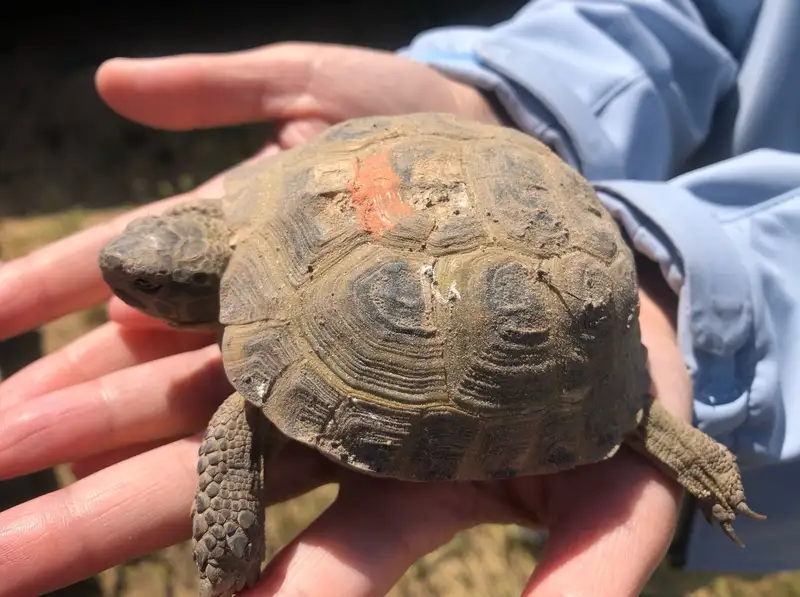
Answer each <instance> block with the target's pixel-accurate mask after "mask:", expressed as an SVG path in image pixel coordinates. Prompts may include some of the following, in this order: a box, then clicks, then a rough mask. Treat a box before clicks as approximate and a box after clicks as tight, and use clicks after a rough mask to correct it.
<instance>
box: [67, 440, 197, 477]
mask: <svg viewBox="0 0 800 597" xmlns="http://www.w3.org/2000/svg"><path fill="white" fill-rule="evenodd" d="M179 439H183V438H181V437H169V438H159V439H155V440H152V441H149V442H143V443H139V444H134V445H132V446H123V447H122V448H115V449H113V450H108V451H107V452H102V453H100V454H95V455H93V456H89V457H88V458H84V459H82V460H78V461H76V462H73V463H72V464H70V466H69V468H70V469H71V470H72V474H73V475H75V477H76V478H78V479H83V478H84V477H88V476H89V475H93V474H94V473H96V472H97V471H100V470H103V469H104V468H108V467H110V466H113V465H115V464H117V463H118V462H122V461H123V460H128V459H129V458H134V457H136V456H139V454H144V453H145V452H149V451H150V450H155V449H156V448H160V447H161V446H166V445H167V444H171V443H172V442H174V441H177V440H179Z"/></svg>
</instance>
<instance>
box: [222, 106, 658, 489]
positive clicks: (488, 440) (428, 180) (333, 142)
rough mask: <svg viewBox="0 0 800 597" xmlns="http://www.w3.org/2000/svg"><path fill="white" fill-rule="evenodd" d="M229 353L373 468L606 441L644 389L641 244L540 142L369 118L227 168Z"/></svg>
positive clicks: (479, 472) (347, 453) (547, 452)
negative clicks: (636, 251)
mask: <svg viewBox="0 0 800 597" xmlns="http://www.w3.org/2000/svg"><path fill="white" fill-rule="evenodd" d="M229 191H230V196H229V197H228V200H227V201H226V204H225V205H226V215H227V218H228V219H229V220H230V222H231V223H232V226H233V227H234V228H235V229H237V233H236V235H235V238H234V241H233V242H234V243H235V250H234V253H233V257H232V259H231V262H230V264H229V266H228V269H227V271H226V272H225V274H224V276H223V279H222V286H221V293H220V321H221V323H222V324H224V325H225V326H226V328H225V332H224V337H223V341H222V349H223V358H224V363H225V368H226V372H227V374H228V377H229V378H230V380H231V382H232V384H233V385H234V386H235V388H236V389H237V390H238V391H239V392H240V393H241V394H242V395H244V396H245V397H246V399H247V400H248V401H250V402H251V403H253V404H256V405H258V406H259V407H260V408H261V410H262V412H263V413H264V414H265V416H267V417H268V418H269V419H270V420H271V421H272V422H273V423H274V424H275V425H276V426H277V427H278V428H279V429H280V430H281V431H282V432H283V433H284V434H286V435H287V436H289V437H290V438H293V439H295V440H298V441H300V442H302V443H305V444H307V445H310V446H313V447H314V448H316V449H318V450H320V451H321V452H322V453H324V454H326V455H327V456H329V457H331V458H333V459H336V460H339V461H341V462H343V463H344V464H346V465H348V466H351V467H354V468H357V469H360V470H362V471H365V472H367V473H371V474H375V475H382V476H390V477H397V478H401V479H408V480H452V479H471V480H477V479H487V478H502V477H508V476H513V475H516V474H540V473H548V472H555V471H558V470H563V469H567V468H572V467H574V466H577V465H579V464H583V463H587V462H593V461H598V460H602V459H604V458H606V457H608V456H610V455H612V454H613V453H614V452H615V451H616V450H617V449H618V447H619V445H620V444H621V442H622V441H623V436H624V435H625V434H626V433H629V432H630V431H632V430H633V429H634V428H635V427H636V424H637V417H638V416H639V413H640V411H641V408H642V406H643V404H644V401H645V399H646V396H647V390H648V384H649V381H648V377H647V374H646V372H645V358H646V357H645V351H644V349H643V347H642V345H641V342H640V332H639V327H638V321H637V311H638V298H637V293H636V279H635V269H634V263H633V258H632V254H631V251H630V250H629V249H628V247H627V246H626V244H625V243H624V241H623V239H622V237H621V234H620V232H619V229H618V227H617V226H616V224H615V223H614V221H613V219H612V218H611V216H610V215H609V214H608V213H607V212H606V211H605V210H604V208H603V207H602V205H601V203H600V201H599V199H598V197H597V196H596V194H595V193H594V191H593V189H592V188H591V186H590V185H589V184H588V183H587V182H586V181H585V180H584V179H583V178H582V177H581V176H580V175H579V174H578V173H576V172H575V171H574V170H573V169H572V168H570V167H569V166H568V165H566V164H565V163H564V162H563V161H562V160H560V159H559V158H558V157H557V156H556V155H555V154H554V153H552V152H551V151H550V150H549V149H548V148H547V147H546V146H544V145H543V144H541V143H540V142H538V141H536V140H534V139H532V138H531V137H529V136H527V135H525V134H523V133H520V132H517V131H514V130H512V129H508V128H502V127H497V126H489V125H483V124H478V123H473V122H466V121H461V120H459V119H457V118H455V117H452V116H448V115H440V114H412V115H406V116H395V117H379V118H363V119H357V120H352V121H348V122H346V123H344V124H341V125H337V126H334V127H332V128H330V129H328V130H327V131H326V132H325V133H324V134H323V135H321V136H320V137H318V138H316V139H315V140H313V141H311V142H309V143H308V144H306V145H303V146H302V147H299V148H296V149H293V150H290V151H287V152H284V153H282V154H281V155H280V156H279V157H277V158H275V159H271V160H267V161H265V162H263V163H261V164H257V165H256V166H248V167H246V168H245V169H243V170H242V172H241V175H240V176H238V177H236V176H234V177H232V182H231V183H230V187H229Z"/></svg>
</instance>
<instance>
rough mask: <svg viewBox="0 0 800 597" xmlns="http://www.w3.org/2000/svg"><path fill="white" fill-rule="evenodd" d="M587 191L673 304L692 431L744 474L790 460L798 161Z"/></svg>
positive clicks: (741, 164) (797, 300)
mask: <svg viewBox="0 0 800 597" xmlns="http://www.w3.org/2000/svg"><path fill="white" fill-rule="evenodd" d="M595 187H596V189H597V190H598V192H599V194H600V198H601V200H602V201H603V203H604V205H605V206H606V208H607V209H609V211H610V212H611V213H612V214H613V215H614V217H615V218H616V220H617V221H618V222H619V223H620V225H621V227H622V230H623V232H624V233H625V235H626V236H627V239H628V241H629V242H630V244H631V245H632V246H633V247H634V249H635V250H636V251H638V252H640V253H642V254H644V255H646V256H648V257H650V258H651V259H653V260H654V261H656V262H658V263H659V264H660V266H661V271H662V272H663V274H664V277H665V278H666V280H667V282H668V283H669V285H670V287H671V288H672V289H673V290H674V291H675V292H676V293H677V294H678V296H679V303H678V304H679V307H678V341H679V344H680V349H681V352H682V354H683V357H684V359H685V362H686V364H687V366H688V368H689V372H690V375H691V377H692V382H693V389H694V414H695V424H696V425H698V426H699V427H700V428H701V429H703V430H704V431H706V432H707V433H709V435H711V436H712V437H715V438H716V439H717V440H718V441H721V442H722V443H724V444H726V445H727V446H728V447H730V448H731V449H732V450H733V451H734V452H735V453H736V455H737V456H738V457H739V459H740V460H741V462H742V464H743V465H744V466H753V465H763V464H768V463H774V462H778V461H784V460H791V459H795V458H797V457H798V456H800V155H798V154H793V153H785V152H780V151H775V150H758V151H754V152H751V153H748V154H744V155H742V156H739V157H736V158H731V159H730V160H727V161H724V162H720V163H717V164H714V165H711V166H707V167H705V168H701V169H698V170H695V171H693V172H689V173H687V174H684V175H682V176H680V177H677V178H675V179H673V180H671V181H669V182H658V181H631V180H615V181H598V182H596V183H595Z"/></svg>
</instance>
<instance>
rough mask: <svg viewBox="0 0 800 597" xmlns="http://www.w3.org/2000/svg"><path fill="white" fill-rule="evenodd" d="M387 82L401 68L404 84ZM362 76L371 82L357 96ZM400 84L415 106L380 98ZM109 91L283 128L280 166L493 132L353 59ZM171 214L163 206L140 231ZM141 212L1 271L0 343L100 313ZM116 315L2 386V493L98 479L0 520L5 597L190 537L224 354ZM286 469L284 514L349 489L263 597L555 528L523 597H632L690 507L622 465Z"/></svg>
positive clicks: (656, 337) (652, 334)
mask: <svg viewBox="0 0 800 597" xmlns="http://www.w3.org/2000/svg"><path fill="white" fill-rule="evenodd" d="M292 49H294V50H296V52H298V53H295V52H289V50H292ZM301 54H302V56H304V57H303V58H298V56H300V55H301ZM293 56H294V57H293ZM326 56H327V58H326ZM396 61H400V62H396ZM390 62H391V63H396V64H401V66H398V67H397V69H398V70H397V71H391V68H395V67H393V66H391V65H390ZM336 69H339V70H338V71H337V70H336ZM337 72H338V73H339V75H338V77H339V78H336V76H334V74H335V73H337ZM355 72H357V73H359V74H360V75H361V76H362V77H363V79H358V81H360V82H358V83H356V82H354V80H353V79H352V74H353V73H355ZM387 72H396V75H389V74H387ZM254 73H256V74H254ZM379 75H380V76H379ZM347 77H350V79H348V78H347ZM395 80H397V81H402V82H403V89H402V90H399V89H395V88H394V87H392V88H390V89H385V88H384V89H382V88H379V87H378V84H379V83H378V82H379V81H390V82H393V81H395ZM442 80H443V81H442ZM337 81H339V82H340V83H337ZM414 81H418V82H419V84H415V83H414ZM341 82H344V83H341ZM451 85H455V86H454V87H451ZM98 87H99V89H100V91H101V94H102V95H103V96H104V97H105V98H106V100H107V101H108V102H109V104H110V105H111V106H112V107H114V108H115V109H117V110H118V111H119V112H120V113H122V114H123V115H125V116H128V117H130V118H132V119H134V120H137V121H139V122H143V123H145V124H150V125H152V126H159V127H164V128H176V129H179V128H192V127H200V126H215V125H223V124H232V123H235V122H243V121H248V120H263V119H275V120H277V121H278V122H279V123H280V127H279V134H278V141H279V143H280V144H281V145H283V146H291V145H293V144H296V143H298V142H301V141H303V140H305V139H307V138H308V137H309V136H312V135H314V134H316V133H317V132H319V131H320V130H322V129H323V128H324V127H325V126H327V124H330V123H333V122H337V121H338V120H341V119H344V118H350V117H353V116H359V115H366V114H378V113H398V112H410V111H417V110H437V111H450V112H457V113H459V114H461V115H463V116H467V117H471V118H474V119H482V120H487V119H489V121H491V118H492V116H491V113H490V111H488V110H489V109H488V106H486V104H485V102H483V99H482V98H481V97H480V95H479V94H477V92H475V91H474V90H470V89H469V88H466V89H465V88H464V86H461V85H460V84H454V83H453V82H451V81H448V80H447V79H445V78H444V77H441V75H438V74H436V73H435V72H434V71H431V70H430V69H428V68H427V67H424V66H421V65H417V64H415V63H410V62H409V61H405V60H403V59H401V58H397V57H395V56H393V55H391V54H384V53H380V52H371V51H363V50H352V49H346V48H339V47H325V46H310V45H299V46H283V45H282V46H274V47H269V48H266V49H262V50H255V51H253V52H245V53H241V54H231V55H227V56H217V57H205V58H204V57H186V58H171V59H163V60H160V61H159V60H157V61H142V62H133V63H131V62H129V61H123V62H113V61H112V62H111V63H109V64H108V65H106V66H105V67H104V69H101V71H100V73H99V75H98ZM337 89H338V91H337ZM437 89H439V90H440V91H439V92H437V91H436V90H437ZM446 90H449V91H446ZM470 91H471V93H470ZM370 98H372V99H370ZM420 98H424V99H420ZM469 98H471V99H469ZM403 102H405V104H403ZM484 110H486V111H487V112H484ZM272 150H274V149H270V150H269V151H272ZM220 186H221V185H220V180H219V179H216V180H215V181H211V182H210V183H209V184H207V185H205V186H204V187H203V188H201V189H200V190H199V191H197V192H195V193H192V194H190V195H191V196H198V195H202V196H215V195H218V194H219V192H220ZM186 198H187V197H186V196H184V197H180V198H173V199H172V200H169V202H175V201H180V200H184V199H186ZM165 207H166V202H162V203H160V204H159V205H152V206H148V207H147V208H145V209H144V211H149V212H153V211H161V210H162V209H164V208H165ZM142 211H143V210H140V211H139V213H137V214H133V213H132V214H127V215H126V216H124V217H123V218H121V219H119V220H117V221H115V222H114V223H112V224H108V225H105V226H101V227H98V228H95V229H92V230H90V231H87V232H85V233H82V234H79V235H76V236H75V237H72V238H70V239H67V240H65V241H62V242H61V243H56V244H55V245H51V246H50V247H48V248H46V249H44V250H42V251H40V252H38V253H35V254H33V255H31V256H30V257H27V258H24V259H21V260H19V261H17V262H13V263H10V264H6V265H5V266H3V268H2V269H0V299H4V305H5V308H4V313H3V315H0V330H3V333H4V335H11V334H13V333H16V332H18V331H21V330H23V329H26V328H27V327H32V326H34V325H37V324H39V323H41V322H43V321H46V320H49V319H52V318H54V317H57V316H60V315H62V314H64V313H67V312H69V311H72V310H75V309H77V308H82V307H86V306H89V305H90V304H94V303H96V302H101V301H102V300H105V299H106V298H107V297H108V294H109V293H108V290H107V288H106V287H105V285H104V284H103V283H102V280H101V279H100V275H99V271H98V269H97V266H96V258H97V253H98V252H99V249H100V247H101V246H102V245H103V244H105V242H106V241H107V240H108V239H109V238H111V237H112V236H114V235H115V234H117V233H118V232H119V231H120V230H121V228H122V227H123V226H124V224H125V223H126V222H127V221H129V220H130V219H131V218H132V217H134V215H141V213H142ZM53 288H57V289H58V293H57V294H54V293H53V292H52V289H53ZM31 290H33V292H31ZM646 304H647V302H646V295H643V312H642V325H643V333H644V334H645V341H646V343H648V345H649V346H650V348H651V366H652V367H653V369H652V374H653V377H654V380H655V383H656V386H657V388H658V389H660V390H663V391H662V392H661V396H662V400H663V401H664V402H666V403H667V404H668V405H669V406H671V407H672V409H673V411H676V410H682V411H686V409H687V408H688V407H689V405H690V400H689V390H688V384H683V385H684V386H685V387H682V385H681V383H677V384H676V383H675V381H674V380H669V381H668V382H666V383H665V382H661V383H662V385H661V386H659V379H662V380H665V379H667V378H669V377H675V378H680V377H681V375H684V376H685V372H684V370H683V364H682V361H681V360H680V355H677V349H676V348H675V347H674V337H672V338H671V337H670V335H669V334H670V333H672V332H671V328H669V329H668V330H667V329H666V328H665V329H661V328H659V327H658V323H657V322H658V321H659V320H658V318H654V319H652V320H651V318H653V317H654V315H653V314H652V313H651V315H650V316H647V315H646V313H647V311H646V310H645V305H646ZM110 312H111V318H112V321H111V322H110V323H108V324H106V325H105V326H103V327H101V328H100V329H99V330H96V331H95V332H92V333H91V334H89V335H87V336H85V337H84V338H82V339H80V340H78V341H77V342H76V343H74V344H73V345H71V346H69V347H67V348H65V349H63V350H62V351H60V352H58V353H55V354H53V355H50V356H49V357H46V358H45V359H42V360H41V361H39V362H38V363H36V364H34V365H32V366H31V367H29V368H28V369H27V370H25V371H23V372H21V373H20V374H18V375H17V376H15V377H14V378H12V379H10V380H8V381H7V382H5V383H4V384H3V385H2V386H0V413H2V416H1V417H0V420H2V423H0V438H1V439H0V478H1V477H8V476H14V475H18V474H23V473H25V472H28V471H31V470H36V469H38V468H42V467H45V466H50V465H53V464H56V463H59V462H74V461H79V462H78V464H77V465H76V466H75V470H76V472H77V473H78V474H79V476H83V477H86V475H88V474H89V473H92V472H94V471H97V472H96V473H95V474H92V475H91V476H88V477H86V478H84V479H82V480H81V481H79V482H78V483H76V484H74V485H72V486H70V487H69V488H67V489H65V490H61V491H59V492H56V493H54V494H51V495H49V496H44V497H42V498H39V499H38V500H34V501H32V502H29V503H28V504H24V505H22V506H19V507H18V508H15V509H14V510H10V511H7V512H5V513H3V514H2V515H0V555H2V556H3V557H2V558H0V576H2V577H4V578H12V579H14V580H12V582H11V584H9V585H8V586H6V587H3V588H0V595H6V594H9V595H24V594H28V593H37V592H43V591H46V590H49V589H51V588H55V587H57V586H61V585H63V584H67V583H69V582H72V581H73V580H77V579H78V578H82V577H84V576H87V575H90V574H92V573H94V572H97V571H99V570H102V569H103V568H106V567H108V566H111V565H113V564H116V563H118V562H120V561H123V560H125V559H128V558H131V557H135V556H137V555H141V554H144V553H147V552H149V551H152V550H154V549H156V548H158V547H161V546H165V545H169V544H171V543H174V542H177V541H179V540H181V539H183V538H186V537H188V536H189V533H190V528H189V517H188V513H187V512H188V506H187V504H189V503H191V497H192V495H193V493H194V486H195V483H196V478H195V474H194V463H195V460H196V454H197V444H198V440H197V436H194V435H192V434H193V433H195V432H197V431H199V430H201V429H202V428H203V426H204V425H205V422H206V421H207V420H208V418H209V417H210V416H211V413H212V412H213V411H214V409H215V408H216V406H217V405H218V404H219V402H220V401H221V400H222V399H223V398H224V397H225V396H227V395H228V393H229V391H230V389H229V388H228V386H227V381H226V380H225V379H224V376H223V374H222V369H221V364H220V362H219V353H218V350H217V349H216V346H214V345H213V344H212V342H213V338H212V337H210V336H206V335H198V334H187V333H180V332H176V331H173V330H167V329H165V328H164V327H163V326H161V325H160V324H158V323H155V322H153V321H152V320H148V319H147V318H145V317H143V316H140V315H138V314H136V313H135V312H133V311H132V310H130V309H127V308H125V307H124V306H123V305H121V304H120V303H119V302H117V301H112V304H111V307H110ZM659 312H660V311H658V310H656V311H653V313H659ZM648 330H650V331H648ZM667 332H669V333H667ZM661 344H663V347H662V346H661ZM669 355H673V356H672V357H669ZM675 355H677V357H675ZM664 359H666V360H664ZM662 361H663V362H662ZM676 365H677V366H676ZM659 371H660V373H659ZM667 390H669V394H667V393H666V392H667ZM683 390H685V392H684V391H683ZM681 414H683V415H684V416H686V415H685V412H683V413H681ZM276 466H277V470H275V471H274V474H273V475H272V477H271V478H272V479H275V481H274V483H275V486H274V487H271V488H270V495H271V497H272V498H273V499H284V498H285V497H288V496H291V495H296V494H298V493H301V492H303V491H306V490H308V489H310V488H312V487H315V486H316V485H319V484H321V483H324V482H327V481H330V480H332V479H337V480H339V481H340V483H341V489H340V498H339V499H338V500H337V502H336V504H335V505H334V507H332V508H331V509H330V510H329V511H327V512H326V514H324V515H323V517H322V518H321V519H319V520H318V521H317V522H316V523H315V524H314V525H313V526H312V527H311V528H310V529H309V530H308V531H307V532H306V534H304V535H303V537H301V538H299V540H298V541H297V542H295V543H294V544H293V545H292V546H290V547H289V549H287V550H286V551H284V552H283V553H282V554H281V556H280V557H279V558H278V559H277V560H276V561H275V562H274V563H273V564H272V565H271V567H270V569H269V570H268V571H267V572H266V573H265V575H264V579H263V582H262V584H261V587H262V588H261V589H257V590H256V591H257V592H258V593H259V594H264V595H266V594H275V590H276V587H277V585H278V584H280V585H281V586H282V587H283V589H284V590H289V587H291V588H293V589H296V590H297V591H301V592H302V591H303V590H306V589H307V592H308V593H309V594H312V595H313V594H317V593H319V592H320V591H321V592H322V594H326V595H329V594H331V591H332V590H335V591H337V592H340V593H341V594H347V595H382V594H384V593H385V591H386V589H387V588H388V586H391V584H392V583H393V582H394V580H395V579H396V578H397V577H398V576H399V575H400V574H402V572H403V571H404V570H405V568H406V567H407V566H408V565H410V564H411V563H412V562H413V561H414V560H415V559H416V558H417V557H419V556H420V555H422V554H423V553H425V552H426V551H428V550H429V549H432V548H433V547H435V546H436V545H437V544H439V543H442V542H444V541H446V540H447V539H448V538H449V537H450V536H451V535H452V533H453V532H455V531H457V530H459V529H461V528H466V527H468V526H471V525H473V524H475V523H478V522H489V521H496V522H507V521H511V520H514V521H520V522H523V523H526V524H532V523H533V522H534V521H538V523H542V524H546V525H548V526H549V527H550V529H551V533H552V537H553V539H552V540H551V543H550V548H549V551H548V554H547V556H546V559H545V561H544V562H543V563H542V564H541V565H540V566H539V567H538V568H537V573H536V575H535V577H534V580H533V581H532V583H531V590H530V592H529V593H528V594H530V595H545V594H550V592H553V591H556V592H564V591H567V592H572V593H576V592H577V593H578V594H580V593H581V592H590V593H591V594H593V595H597V594H603V593H604V592H605V591H606V590H607V591H608V594H610V595H611V594H613V595H625V594H637V591H638V589H637V588H636V587H639V586H640V584H641V583H642V582H643V579H644V578H646V577H647V576H648V575H649V573H650V572H651V571H652V569H654V567H655V566H656V565H657V563H658V561H659V560H660V557H661V555H662V554H663V550H664V549H665V548H666V545H667V543H668V541H669V537H670V535H671V532H672V526H673V525H674V520H675V513H676V511H677V497H676V496H677V489H675V488H674V487H673V485H672V484H671V483H670V482H668V481H665V480H663V479H662V478H661V477H660V475H658V474H657V473H656V472H655V471H654V470H653V469H651V467H650V466H649V465H648V464H647V463H644V462H642V461H640V460H639V459H638V458H636V457H634V456H632V455H630V454H627V453H622V454H620V455H619V456H618V457H616V458H614V459H612V461H611V462H608V463H604V464H601V465H597V466H592V467H584V469H583V470H577V471H573V472H571V473H566V474H564V475H556V476H553V477H551V478H546V479H539V480H535V479H528V480H516V481H510V482H506V483H493V484H448V485H442V486H439V487H436V488H432V487H430V486H428V487H421V486H416V485H407V484H402V483H393V482H385V481H377V480H374V479H368V478H364V477H362V476H359V475H353V474H351V473H347V472H344V471H342V470H340V469H333V468H332V467H331V466H330V465H329V464H328V463H327V462H323V461H322V460H321V459H320V458H318V457H317V456H316V455H315V454H313V453H311V452H310V451H308V450H303V449H300V448H297V447H295V448H293V449H292V450H290V451H289V453H287V454H286V455H285V456H284V457H283V458H282V459H281V460H280V461H279V463H278V464H277V465H276ZM587 496H591V498H592V499H591V503H587V500H588V497H587ZM515 502H516V503H515ZM154 504H157V508H156V507H154ZM123 509H124V512H125V514H124V516H123V515H122V514H121V511H122V510H123ZM421 512H425V513H427V514H426V515H425V516H422V515H421V514H420V513H421ZM389 521H393V522H389ZM387 524H392V525H393V526H392V527H391V528H390V529H387V528H386V525H387ZM395 526H396V527H397V528H396V529H395V528H394V527H395ZM374 528H382V529H384V530H385V531H386V532H385V533H383V532H382V533H381V534H375V533H374V531H373V529H374ZM390 531H396V533H397V535H395V536H393V535H392V534H391V532H390ZM398 537H399V538H400V540H399V541H398ZM398 545H399V546H401V548H398ZM64 546H72V547H71V548H70V547H67V548H66V549H65V547H64ZM43 562H47V564H46V566H45V565H43ZM290 563H291V564H292V566H291V567H289V564H290ZM311 569H313V573H312V574H309V571H310V570H311ZM12 570H13V574H10V573H9V572H10V571H12ZM304 583H315V584H310V585H309V584H304ZM269 587H271V589H270V588H269ZM4 591H9V592H8V593H5V592H4Z"/></svg>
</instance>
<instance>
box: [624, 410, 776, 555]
mask: <svg viewBox="0 0 800 597" xmlns="http://www.w3.org/2000/svg"><path fill="white" fill-rule="evenodd" d="M626 443H627V444H628V445H629V446H631V447H632V448H634V449H635V450H636V451H637V452H639V453H641V454H643V455H645V456H647V457H648V458H649V459H650V460H651V461H653V462H654V463H655V464H656V465H658V466H659V468H660V469H662V470H663V471H665V472H667V473H668V474H669V475H670V476H671V477H673V478H674V479H676V480H677V481H678V482H679V483H680V484H681V485H683V487H684V488H685V489H686V490H687V491H688V492H689V493H691V494H692V495H694V496H695V497H696V498H697V500H698V502H699V505H700V508H701V510H702V512H703V515H704V516H705V517H706V520H707V521H708V522H709V523H713V521H715V520H716V521H717V522H719V524H720V527H721V528H722V530H723V531H724V532H725V534H726V535H727V536H728V537H730V538H731V539H732V540H733V541H734V542H735V543H736V544H737V545H739V546H741V547H744V544H743V543H742V542H741V541H740V540H739V538H738V537H737V536H736V533H735V532H734V530H733V524H732V523H733V521H734V519H735V518H736V514H737V513H738V514H743V515H745V516H749V517H750V518H755V519H758V520H762V519H764V518H766V517H765V516H763V515H762V514H758V513H756V512H753V511H752V510H751V509H750V508H749V507H748V506H747V504H746V502H745V495H744V488H743V487H742V479H741V476H740V473H739V466H738V465H737V464H736V457H735V456H734V455H733V454H732V453H731V452H730V451H729V450H728V449H727V448H726V447H725V446H723V445H722V444H720V443H718V442H716V441H714V440H713V439H712V438H711V437H709V436H708V435H706V434H705V433H703V432H702V431H700V430H699V429H697V428H696V427H693V426H692V425H690V424H688V423H685V422H683V421H681V420H680V419H677V418H675V417H673V416H672V415H671V414H670V413H669V412H668V411H667V410H666V409H664V407H663V406H661V404H660V403H659V402H658V401H657V400H652V402H651V404H650V405H649V407H648V408H646V409H645V411H644V413H643V415H642V420H641V422H640V424H639V427H638V429H637V431H636V433H635V434H631V435H630V436H628V437H627V438H626Z"/></svg>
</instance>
